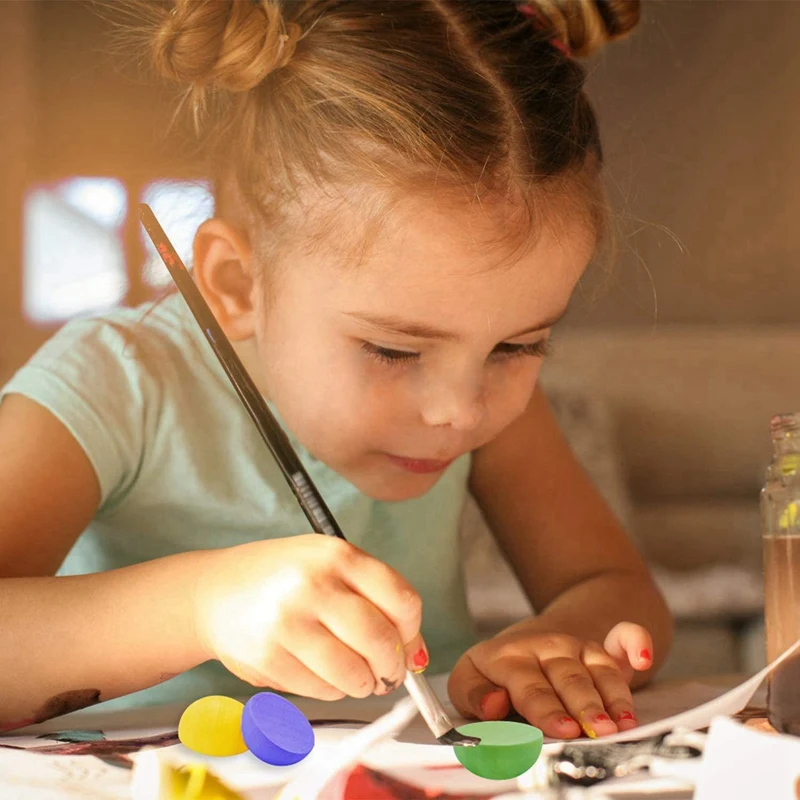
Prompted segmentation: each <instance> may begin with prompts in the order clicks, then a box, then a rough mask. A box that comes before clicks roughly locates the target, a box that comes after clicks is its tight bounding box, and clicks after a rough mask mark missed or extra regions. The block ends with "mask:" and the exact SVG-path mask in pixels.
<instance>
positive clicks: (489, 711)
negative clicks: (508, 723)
mask: <svg viewBox="0 0 800 800" xmlns="http://www.w3.org/2000/svg"><path fill="white" fill-rule="evenodd" d="M447 693H448V695H449V696H450V700H451V702H452V703H453V705H454V706H455V708H456V710H457V711H458V713H459V714H461V716H462V717H467V718H468V719H475V718H477V719H482V720H490V719H491V720H498V719H503V718H504V717H506V716H507V715H508V712H509V711H510V710H511V702H510V699H509V697H508V692H507V691H506V690H505V689H504V688H502V687H501V686H497V685H496V684H495V683H493V682H492V681H490V680H489V679H488V678H487V677H486V676H485V675H483V674H482V673H481V672H480V670H479V669H478V668H477V667H476V666H475V662H474V661H473V660H472V657H471V654H470V652H467V653H465V654H464V655H463V656H461V658H460V659H459V660H458V662H457V663H456V665H455V667H453V670H452V672H451V673H450V678H449V679H448V681H447Z"/></svg>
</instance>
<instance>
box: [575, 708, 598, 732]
mask: <svg viewBox="0 0 800 800" xmlns="http://www.w3.org/2000/svg"><path fill="white" fill-rule="evenodd" d="M585 713H586V712H585V711H581V713H580V723H579V724H580V726H581V730H582V731H583V732H584V733H585V734H586V735H587V736H588V737H589V738H590V739H596V738H597V734H596V733H595V732H594V731H593V730H592V728H591V726H590V725H589V723H588V722H585V721H584V719H583V715H584V714H585Z"/></svg>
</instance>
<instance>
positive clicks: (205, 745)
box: [178, 694, 247, 756]
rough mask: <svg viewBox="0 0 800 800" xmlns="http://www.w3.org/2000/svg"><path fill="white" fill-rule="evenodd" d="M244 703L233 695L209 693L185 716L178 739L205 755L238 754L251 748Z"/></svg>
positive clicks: (183, 716)
mask: <svg viewBox="0 0 800 800" xmlns="http://www.w3.org/2000/svg"><path fill="white" fill-rule="evenodd" d="M243 711H244V705H243V704H242V703H240V702H239V701H238V700H234V699H233V698H232V697H223V696H222V695H213V694H212V695H209V696H208V697H201V698H200V699H199V700H195V701H194V703H192V704H191V705H190V706H189V707H188V708H187V709H186V711H184V712H183V715H182V716H181V721H180V723H179V724H178V738H179V739H180V740H181V742H182V743H183V744H184V745H185V746H186V747H188V748H189V749H191V750H194V751H195V752H196V753H202V754H203V755H205V756H236V755H239V754H240V753H244V752H246V751H247V745H246V744H245V742H244V739H243V738H242V712H243Z"/></svg>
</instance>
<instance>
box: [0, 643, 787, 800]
mask: <svg viewBox="0 0 800 800" xmlns="http://www.w3.org/2000/svg"><path fill="white" fill-rule="evenodd" d="M798 649H800V641H798V642H797V643H795V645H794V646H792V647H791V648H789V649H788V650H787V651H786V652H785V653H783V654H782V655H781V656H780V657H779V658H777V659H776V660H775V661H773V662H772V663H771V664H769V665H768V666H767V667H765V668H764V669H763V670H761V672H759V673H758V674H757V675H754V676H753V677H752V678H750V679H749V680H747V681H745V682H744V683H742V684H740V685H739V686H737V687H736V688H734V689H732V690H730V691H729V692H726V693H724V694H722V695H721V696H717V697H715V698H714V699H712V700H710V701H709V702H701V703H700V704H699V705H697V706H695V707H693V708H691V709H690V710H688V711H683V712H681V713H678V714H675V715H672V716H668V717H665V718H662V719H658V720H656V721H652V722H649V721H648V716H647V714H646V713H640V714H639V718H640V719H641V720H642V722H643V723H644V724H642V725H640V726H639V727H638V728H634V729H633V730H630V731H626V732H625V733H620V734H616V735H614V736H605V737H601V738H599V739H595V740H583V739H581V740H572V741H570V744H573V745H574V744H580V745H582V746H588V747H591V746H593V745H598V744H607V743H610V742H615V741H616V742H622V741H632V740H636V739H642V738H645V737H648V736H654V735H657V734H660V733H665V732H667V731H670V730H673V729H675V728H683V729H690V730H696V729H699V728H706V727H708V726H709V725H710V724H711V722H712V720H713V719H714V718H716V717H718V716H729V715H733V714H736V713H738V712H739V711H741V710H742V709H743V708H744V707H745V706H746V705H747V704H748V702H749V701H750V700H751V698H752V697H753V694H754V693H755V691H756V690H757V689H758V687H759V685H760V684H761V683H762V682H763V680H764V678H765V677H766V676H767V674H768V673H769V672H770V671H772V670H773V669H775V667H776V666H778V665H779V664H780V663H782V662H783V661H784V660H786V659H787V658H789V657H791V656H792V655H793V654H794V653H795V652H796V651H797V650H798ZM446 682H447V676H437V677H435V678H433V679H432V680H431V684H432V686H433V687H434V689H435V690H436V691H437V694H438V695H439V697H440V698H441V699H442V700H443V701H444V706H445V709H446V710H447V711H448V713H449V714H450V715H451V718H452V721H453V723H454V725H456V726H458V725H459V724H461V723H462V721H463V720H462V719H461V718H460V717H458V715H456V713H455V711H454V709H453V708H452V706H451V705H450V704H449V702H447V701H446V700H445V698H446V697H447V693H446ZM697 688H698V692H700V693H703V692H705V693H715V692H716V690H714V689H713V688H711V687H702V686H700V685H699V684H698V687H697ZM677 689H678V687H674V688H664V689H661V690H658V691H660V692H661V693H662V695H664V694H668V695H669V697H671V696H672V694H671V693H673V692H675V693H676V694H678V693H680V692H678V691H677ZM646 691H647V690H646ZM398 696H401V695H399V694H397V695H395V694H393V695H390V696H389V697H382V698H369V699H368V700H366V701H352V700H344V701H340V702H336V703H323V702H321V701H313V700H308V701H305V700H300V701H298V703H297V704H298V705H299V706H300V708H301V709H302V710H303V712H304V713H305V714H306V716H307V717H310V718H315V717H316V718H319V719H334V718H352V719H354V720H361V721H364V722H369V721H374V720H375V719H377V718H378V717H380V716H381V715H382V714H385V713H386V712H387V711H389V710H390V709H391V707H392V705H393V704H395V703H397V699H398ZM683 696H684V697H685V695H683ZM695 696H696V697H697V696H702V694H695ZM668 699H669V698H668ZM401 707H403V706H401ZM660 707H661V708H662V709H663V703H662V705H661V706H660ZM655 708H656V706H655V705H654V706H653V708H652V709H651V711H654V710H655ZM182 710H183V707H182V706H180V705H173V706H164V707H157V708H145V709H136V710H133V711H128V712H103V711H102V707H98V708H95V709H85V710H83V711H79V712H74V713H72V714H69V715H65V716H63V717H60V718H58V719H54V720H50V721H48V722H47V723H42V724H40V725H36V726H30V727H29V728H26V729H25V730H24V731H23V733H24V734H25V735H24V736H0V744H6V745H13V746H17V747H23V748H26V747H28V748H34V747H35V748H41V747H48V746H53V745H55V744H57V743H56V742H54V741H52V740H46V739H41V738H35V737H36V736H40V735H41V734H43V733H45V732H53V731H59V730H62V731H63V730H102V731H104V732H105V734H106V737H107V739H126V738H138V737H141V736H156V735H163V734H166V733H169V732H174V731H175V730H176V727H177V722H178V720H179V718H180V714H181V712H182ZM406 710H407V711H409V713H410V709H408V708H407V709H406ZM638 711H639V707H638V706H637V712H638ZM644 711H646V709H643V712H644ZM398 714H399V715H400V716H402V714H400V712H398ZM649 719H650V720H652V713H651V715H650V717H649ZM148 722H150V723H151V725H150V726H148V724H147V723H148ZM359 729H360V730H359ZM356 731H358V732H359V733H363V734H364V735H365V736H367V734H366V729H363V727H362V726H361V725H360V724H355V725H354V726H353V727H352V728H349V729H348V728H347V727H339V728H324V727H323V728H317V729H316V731H315V734H316V738H317V746H316V747H315V749H314V751H313V752H312V753H311V755H310V756H309V757H308V759H306V760H305V761H303V762H301V763H300V764H297V765H295V766H293V767H285V768H277V767H269V766H268V765H266V764H263V763H262V762H260V761H258V759H256V758H255V756H253V755H252V754H250V753H243V754H241V755H240V756H234V757H231V758H228V759H212V758H203V757H202V756H198V755H197V754H196V753H193V752H192V751H190V750H188V749H187V748H185V747H183V745H174V746H172V747H168V748H162V750H161V751H160V752H163V753H164V754H165V756H167V755H168V756H169V757H170V758H174V759H177V761H178V762H179V763H188V762H192V761H194V762H196V761H199V760H202V761H206V762H207V763H209V765H210V766H211V768H212V770H213V771H214V772H215V774H217V775H218V776H219V777H220V778H221V779H222V780H223V781H225V782H226V783H228V785H230V786H231V787H232V788H234V789H237V790H240V791H244V793H245V796H247V797H248V798H253V800H262V798H269V797H272V796H273V794H274V791H269V790H268V787H273V788H274V790H277V788H278V787H279V786H282V785H284V784H286V783H287V782H289V781H291V780H293V779H295V778H298V777H299V776H300V775H301V774H302V773H303V772H304V770H309V769H310V768H311V766H314V765H316V764H317V763H319V764H320V765H321V764H323V763H324V762H325V760H326V759H328V758H329V756H330V754H331V753H332V752H334V751H335V750H336V749H337V748H339V747H340V745H341V743H342V741H343V739H344V738H346V737H347V736H349V735H352V734H353V733H354V732H356ZM434 741H435V740H434V739H433V736H432V734H431V733H430V731H429V730H428V729H427V727H426V726H425V723H424V721H422V719H421V717H419V716H418V715H416V716H414V719H413V720H412V722H411V724H409V725H408V726H407V727H406V728H405V730H403V731H402V732H401V733H400V734H399V735H398V736H397V738H396V739H391V738H390V739H386V740H384V741H382V742H379V743H377V744H375V743H371V744H370V747H369V749H368V750H367V751H366V752H362V753H361V755H360V757H359V760H360V761H361V763H364V764H366V765H367V766H370V767H372V768H374V769H377V770H381V771H385V772H388V773H389V774H392V775H394V776H395V777H397V778H399V779H401V780H406V781H409V782H413V783H414V784H415V785H425V784H426V782H429V781H431V780H432V777H431V776H433V775H436V776H438V777H437V782H438V784H439V787H440V788H442V789H444V788H445V786H448V785H451V784H453V785H455V784H458V783H459V782H460V781H468V782H469V784H470V786H469V788H470V789H472V790H474V791H475V793H479V790H480V789H485V790H486V793H489V792H488V788H487V787H491V788H494V789H495V794H496V793H498V792H500V791H508V790H509V789H510V788H511V787H509V788H508V789H507V788H506V786H505V785H504V784H506V782H502V783H500V784H499V785H498V782H493V781H485V780H483V779H480V778H477V777H476V776H471V775H469V773H466V771H465V770H463V769H460V768H459V765H458V761H457V759H456V757H455V754H454V753H453V749H452V748H451V747H443V746H441V745H439V744H434V743H433V742H434ZM545 741H546V743H545V746H544V752H545V754H548V753H555V752H557V751H558V750H559V749H561V747H563V745H564V742H563V741H561V740H552V739H547V740H545ZM339 752H341V749H340V751H339ZM352 752H353V751H352V750H350V753H351V756H352ZM134 758H135V756H134ZM317 759H319V761H318V762H317ZM449 767H453V768H454V769H453V770H449V769H448V768H449ZM437 770H439V771H438V772H437ZM453 782H454V783H453ZM478 784H480V787H479V786H478ZM87 785H91V786H92V792H93V794H92V795H91V796H92V797H93V798H96V799H97V800H110V798H117V797H120V798H122V797H124V798H129V797H130V795H129V786H130V772H128V771H126V770H123V769H120V768H116V767H112V766H107V765H106V764H104V763H103V762H101V761H99V760H98V759H95V758H90V757H87V756H63V755H58V756H50V755H46V754H41V753H32V752H25V751H24V750H13V749H7V748H5V747H0V798H5V797H9V798H12V797H13V798H14V800H56V798H58V800H64V799H65V798H71V797H75V798H78V797H80V798H85V797H87V795H86V794H85V787H86V786H87ZM79 787H83V788H84V793H81V790H80V788H79ZM459 788H461V787H459ZM464 788H466V787H464Z"/></svg>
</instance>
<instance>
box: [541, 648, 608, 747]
mask: <svg viewBox="0 0 800 800" xmlns="http://www.w3.org/2000/svg"><path fill="white" fill-rule="evenodd" d="M598 646H599V645H598ZM541 665H542V671H543V673H544V675H545V677H546V678H547V680H548V681H549V682H550V684H551V685H552V687H553V688H554V689H555V691H556V693H557V694H558V696H559V698H560V699H561V702H562V703H563V704H564V706H565V708H566V709H567V711H568V712H569V713H570V714H571V715H572V716H573V718H574V719H576V720H578V723H579V724H580V726H581V728H582V729H583V732H584V733H585V734H586V735H587V736H588V737H589V738H590V739H594V738H596V737H598V736H606V735H607V734H611V733H616V732H617V726H616V725H615V724H614V723H613V722H612V720H611V717H609V715H608V713H607V712H606V708H605V706H604V705H603V699H602V697H600V694H599V693H598V691H597V689H596V687H595V685H594V681H593V680H592V676H591V675H590V674H589V672H588V671H587V669H586V667H584V666H583V664H582V663H581V662H580V661H579V660H577V659H575V658H572V657H555V658H549V659H547V660H541Z"/></svg>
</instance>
